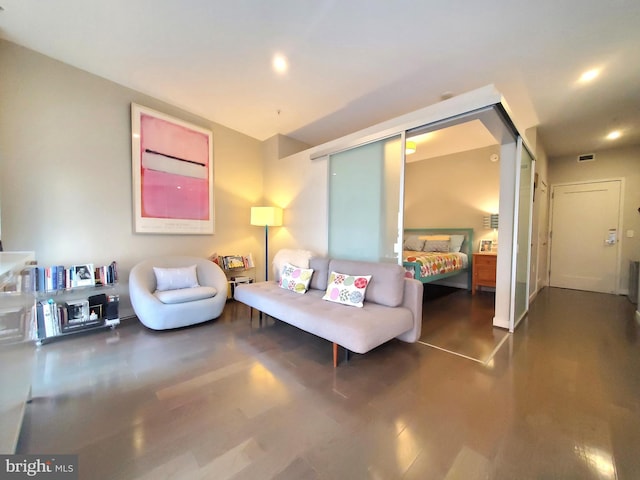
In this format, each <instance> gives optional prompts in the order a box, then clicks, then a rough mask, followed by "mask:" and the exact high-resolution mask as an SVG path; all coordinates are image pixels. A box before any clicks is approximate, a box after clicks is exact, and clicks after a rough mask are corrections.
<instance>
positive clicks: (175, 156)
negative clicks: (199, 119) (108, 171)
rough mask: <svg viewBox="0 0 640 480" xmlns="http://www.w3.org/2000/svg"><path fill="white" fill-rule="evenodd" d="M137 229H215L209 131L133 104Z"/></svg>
mask: <svg viewBox="0 0 640 480" xmlns="http://www.w3.org/2000/svg"><path fill="white" fill-rule="evenodd" d="M131 168H132V183H133V185H132V187H133V202H132V203H133V229H134V232H135V233H159V234H196V235H212V234H213V233H214V201H213V197H214V195H213V194H214V192H213V133H212V132H211V130H208V129H206V128H202V127H199V126H197V125H194V124H192V123H189V122H185V121H183V120H180V119H177V118H174V117H171V116H169V115H165V114H164V113H161V112H158V111H155V110H152V109H150V108H147V107H143V106H141V105H138V104H135V103H132V104H131Z"/></svg>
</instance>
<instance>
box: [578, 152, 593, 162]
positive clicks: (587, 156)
mask: <svg viewBox="0 0 640 480" xmlns="http://www.w3.org/2000/svg"><path fill="white" fill-rule="evenodd" d="M595 159H596V154H595V153H583V154H582V155H578V163H580V162H591V161H592V160H595Z"/></svg>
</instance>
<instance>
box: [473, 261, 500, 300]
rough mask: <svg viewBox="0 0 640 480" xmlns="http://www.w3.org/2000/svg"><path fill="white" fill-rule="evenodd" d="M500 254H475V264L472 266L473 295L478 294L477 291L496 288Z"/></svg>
mask: <svg viewBox="0 0 640 480" xmlns="http://www.w3.org/2000/svg"><path fill="white" fill-rule="evenodd" d="M497 258H498V254H497V253H495V252H489V253H474V254H473V264H472V266H471V268H472V272H473V281H472V282H471V293H472V294H473V295H475V294H476V289H477V288H478V287H480V286H482V287H494V288H495V286H496V260H497Z"/></svg>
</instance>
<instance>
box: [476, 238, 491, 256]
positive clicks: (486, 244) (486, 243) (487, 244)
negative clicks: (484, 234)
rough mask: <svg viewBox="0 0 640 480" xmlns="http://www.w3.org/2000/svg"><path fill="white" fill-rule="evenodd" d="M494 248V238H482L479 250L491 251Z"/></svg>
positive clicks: (483, 251)
mask: <svg viewBox="0 0 640 480" xmlns="http://www.w3.org/2000/svg"><path fill="white" fill-rule="evenodd" d="M492 249H493V240H480V245H479V247H478V252H480V253H489V252H491V251H492Z"/></svg>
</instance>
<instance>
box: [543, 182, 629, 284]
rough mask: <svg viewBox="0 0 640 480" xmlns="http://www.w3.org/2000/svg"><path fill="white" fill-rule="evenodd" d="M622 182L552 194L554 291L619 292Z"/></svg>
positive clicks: (568, 188)
mask: <svg viewBox="0 0 640 480" xmlns="http://www.w3.org/2000/svg"><path fill="white" fill-rule="evenodd" d="M620 184H621V182H620V181H619V180H615V181H602V182H590V183H581V184H574V185H556V186H554V187H553V189H552V196H551V208H552V213H551V215H552V221H551V266H550V269H551V272H550V281H549V284H550V285H551V286H552V287H561V288H572V289H575V290H587V291H591V292H604V293H616V286H617V277H618V272H617V270H618V269H617V265H618V246H619V243H618V239H619V225H618V222H619V215H620Z"/></svg>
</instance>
